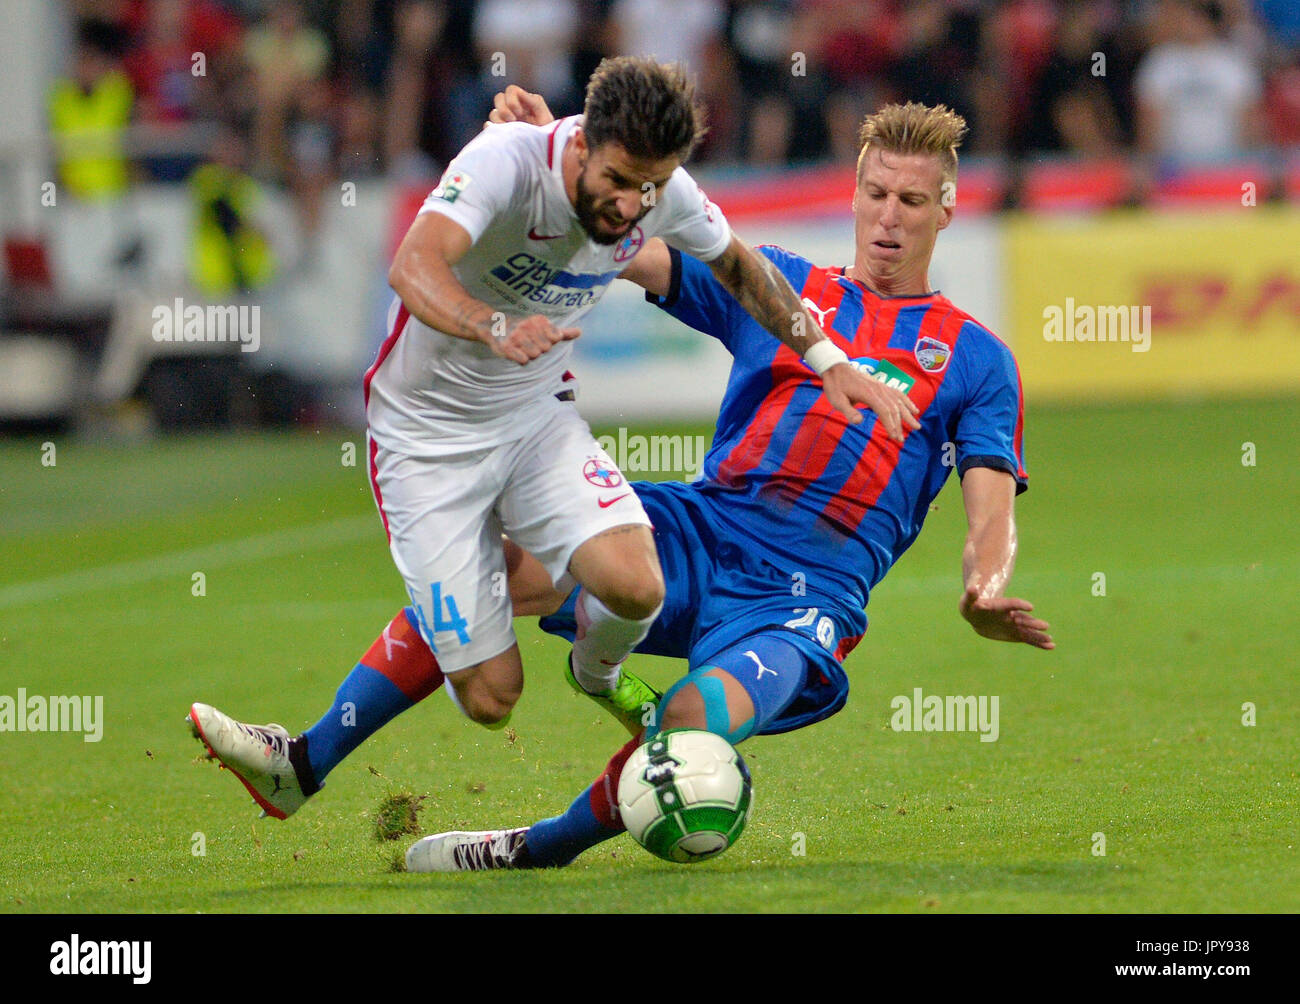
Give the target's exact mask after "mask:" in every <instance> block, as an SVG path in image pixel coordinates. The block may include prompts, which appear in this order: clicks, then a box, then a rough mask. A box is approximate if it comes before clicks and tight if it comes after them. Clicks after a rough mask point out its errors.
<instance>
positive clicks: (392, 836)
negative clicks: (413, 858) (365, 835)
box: [374, 788, 426, 871]
mask: <svg viewBox="0 0 1300 1004" xmlns="http://www.w3.org/2000/svg"><path fill="white" fill-rule="evenodd" d="M425 798H426V796H425V795H416V794H414V793H412V792H410V791H407V790H406V789H405V788H403V789H401V790H400V791H394V792H390V793H389V794H387V795H385V796H384V799H383V801H381V802H380V803H379V807H378V808H377V809H375V816H374V833H375V839H376V840H380V841H383V840H399V839H401V838H402V837H404V836H408V835H409V836H414V835H415V834H418V833H419V832H420V809H421V804H422V803H423V802H424V800H425ZM394 870H397V869H394ZM401 870H403V871H404V870H405V867H404V866H403V868H402V869H401Z"/></svg>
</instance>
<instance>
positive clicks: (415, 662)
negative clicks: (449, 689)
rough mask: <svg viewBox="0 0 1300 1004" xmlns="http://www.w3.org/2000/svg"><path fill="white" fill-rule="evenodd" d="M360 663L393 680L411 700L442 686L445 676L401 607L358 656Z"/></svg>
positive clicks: (415, 701) (423, 696)
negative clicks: (363, 653)
mask: <svg viewBox="0 0 1300 1004" xmlns="http://www.w3.org/2000/svg"><path fill="white" fill-rule="evenodd" d="M361 663H362V665H364V666H369V667H370V668H371V669H373V670H374V671H375V672H376V673H382V674H383V675H384V676H386V677H388V679H389V680H391V681H392V682H393V685H394V686H396V687H397V689H398V690H400V691H401V692H402V693H403V694H405V695H406V696H407V698H408V699H410V701H411V703H412V704H416V703H419V702H420V701H422V700H424V699H425V698H426V697H428V696H429V695H430V694H432V693H433V692H434V691H435V690H437V689H438V688H439V687H441V686H442V681H443V680H444V679H445V677H444V676H443V675H442V670H441V669H440V668H439V667H438V660H437V658H436V657H435V656H434V654H433V653H432V652H431V651H430V650H429V646H428V645H426V644H425V643H424V639H423V638H421V637H420V632H419V631H417V630H416V629H415V627H414V626H413V625H412V624H411V620H410V618H409V617H408V616H407V613H406V611H405V610H401V611H399V612H398V614H397V616H396V617H394V618H393V620H392V622H391V623H390V624H389V625H388V627H386V628H384V633H383V634H381V635H380V636H379V637H378V638H376V639H375V643H374V644H373V645H371V646H370V648H369V649H367V650H366V654H365V655H363V656H362V657H361Z"/></svg>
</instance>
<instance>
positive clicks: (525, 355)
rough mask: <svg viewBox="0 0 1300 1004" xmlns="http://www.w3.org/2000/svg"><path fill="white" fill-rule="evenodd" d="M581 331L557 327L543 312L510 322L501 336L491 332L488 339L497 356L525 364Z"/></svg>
mask: <svg viewBox="0 0 1300 1004" xmlns="http://www.w3.org/2000/svg"><path fill="white" fill-rule="evenodd" d="M580 334H582V329H581V328H557V327H556V326H555V325H554V324H552V323H551V322H550V321H549V320H547V319H546V318H545V317H543V316H542V315H541V314H533V315H532V316H531V317H525V318H523V319H522V320H519V321H515V322H514V323H512V324H511V325H509V326H508V327H507V328H506V332H505V334H504V335H502V336H497V335H488V336H487V339H486V341H487V343H488V345H489V346H491V348H492V351H493V352H495V353H496V354H497V355H499V356H501V357H503V358H505V359H511V360H514V361H515V362H517V363H518V364H519V365H520V366H523V365H525V364H527V363H530V362H532V361H533V360H534V359H536V358H537V357H538V356H540V355H542V354H543V353H546V352H549V351H550V350H551V348H552V347H553V346H555V345H558V344H559V343H560V342H571V341H573V340H574V339H575V338H577V337H578V336H579V335H580Z"/></svg>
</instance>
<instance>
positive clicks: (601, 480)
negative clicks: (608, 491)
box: [582, 459, 623, 488]
mask: <svg viewBox="0 0 1300 1004" xmlns="http://www.w3.org/2000/svg"><path fill="white" fill-rule="evenodd" d="M582 476H583V477H584V478H586V479H587V481H588V482H590V483H591V484H593V485H595V486H596V487H597V488H617V487H618V486H619V485H621V484H622V483H623V475H622V474H620V473H619V471H618V468H617V467H615V466H613V465H612V464H608V463H606V462H605V461H603V460H596V459H592V460H588V461H587V462H586V463H585V464H583V465H582Z"/></svg>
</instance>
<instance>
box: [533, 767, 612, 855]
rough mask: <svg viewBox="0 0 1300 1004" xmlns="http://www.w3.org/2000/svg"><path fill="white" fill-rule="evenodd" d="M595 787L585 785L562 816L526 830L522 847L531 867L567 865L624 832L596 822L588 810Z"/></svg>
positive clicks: (594, 816)
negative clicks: (525, 847) (525, 846)
mask: <svg viewBox="0 0 1300 1004" xmlns="http://www.w3.org/2000/svg"><path fill="white" fill-rule="evenodd" d="M597 783H600V782H597ZM594 787H595V785H588V786H587V789H586V790H585V791H584V792H583V793H582V794H581V795H579V796H578V797H577V798H575V799H574V800H573V804H572V805H570V806H569V808H568V809H567V810H566V811H565V813H564V815H562V816H555V817H553V818H551V819H543V820H542V821H541V822H540V823H534V824H533V825H532V826H530V827H528V832H527V833H526V834H524V843H525V844H526V845H527V846H528V856H529V858H530V859H531V861H532V863H533V864H534V865H536V866H538V867H540V868H558V867H561V866H563V865H567V864H568V863H569V862H570V861H572V860H573V859H574V858H576V857H577V856H578V855H579V854H581V853H582V852H583V851H585V850H588V849H589V848H592V847H595V846H596V845H597V844H599V843H602V842H604V841H606V840H609V839H611V838H612V837H616V836H618V835H619V834H620V833H624V832H626V831H625V830H624V829H623V828H622V827H621V826H620V827H619V828H618V829H612V828H611V827H608V826H606V825H605V824H604V823H602V822H601V821H600V820H599V819H597V818H596V814H595V812H594V811H592V807H591V794H592V788H594Z"/></svg>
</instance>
